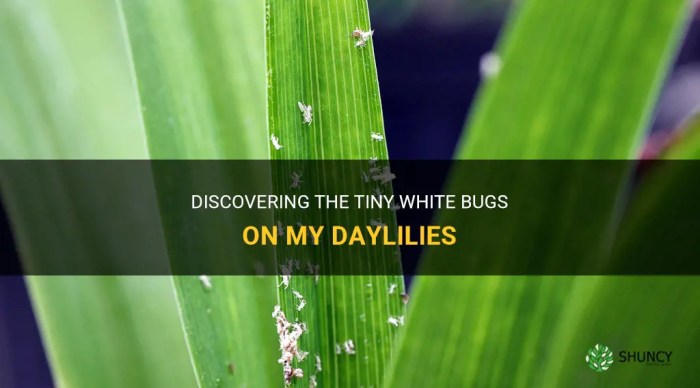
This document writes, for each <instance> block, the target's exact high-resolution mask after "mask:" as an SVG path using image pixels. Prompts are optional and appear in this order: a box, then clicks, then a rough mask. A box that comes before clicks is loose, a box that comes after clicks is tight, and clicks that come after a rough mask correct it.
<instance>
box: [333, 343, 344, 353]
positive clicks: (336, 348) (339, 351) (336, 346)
mask: <svg viewBox="0 0 700 388" xmlns="http://www.w3.org/2000/svg"><path fill="white" fill-rule="evenodd" d="M342 353H343V349H342V348H341V347H340V345H339V344H335V354H342Z"/></svg>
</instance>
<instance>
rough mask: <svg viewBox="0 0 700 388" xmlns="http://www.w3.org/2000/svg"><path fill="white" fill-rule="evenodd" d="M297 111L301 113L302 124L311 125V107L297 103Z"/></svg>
mask: <svg viewBox="0 0 700 388" xmlns="http://www.w3.org/2000/svg"><path fill="white" fill-rule="evenodd" d="M297 104H298V105H299V110H300V111H301V115H302V118H303V119H304V124H308V125H311V120H313V113H312V109H313V108H311V105H305V104H304V103H303V102H301V101H299V102H298V103H297Z"/></svg>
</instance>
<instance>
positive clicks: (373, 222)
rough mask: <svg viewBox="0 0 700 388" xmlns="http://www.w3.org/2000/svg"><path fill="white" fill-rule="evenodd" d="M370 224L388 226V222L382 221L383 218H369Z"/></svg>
mask: <svg viewBox="0 0 700 388" xmlns="http://www.w3.org/2000/svg"><path fill="white" fill-rule="evenodd" d="M369 224H370V225H371V226H386V224H385V223H383V222H382V219H381V218H377V219H375V220H369Z"/></svg>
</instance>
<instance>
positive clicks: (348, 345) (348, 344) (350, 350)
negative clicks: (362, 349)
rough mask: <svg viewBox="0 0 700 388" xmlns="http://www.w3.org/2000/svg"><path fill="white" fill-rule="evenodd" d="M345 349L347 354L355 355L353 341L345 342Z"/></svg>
mask: <svg viewBox="0 0 700 388" xmlns="http://www.w3.org/2000/svg"><path fill="white" fill-rule="evenodd" d="M343 347H344V348H345V353H346V354H355V343H354V342H352V340H351V339H349V340H347V341H345V342H344V343H343Z"/></svg>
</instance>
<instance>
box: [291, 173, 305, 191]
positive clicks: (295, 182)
mask: <svg viewBox="0 0 700 388" xmlns="http://www.w3.org/2000/svg"><path fill="white" fill-rule="evenodd" d="M301 174H302V173H301V172H292V184H291V185H289V188H290V189H298V188H299V184H301V183H304V181H303V180H301Z"/></svg>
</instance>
